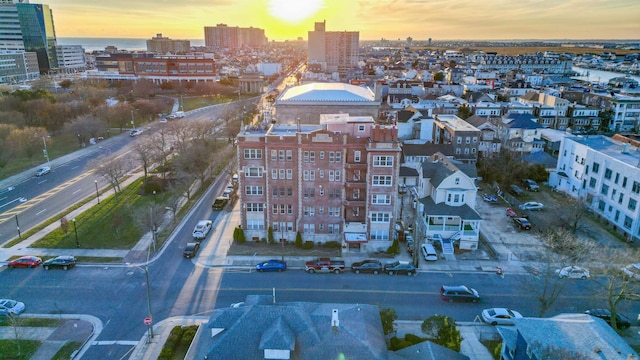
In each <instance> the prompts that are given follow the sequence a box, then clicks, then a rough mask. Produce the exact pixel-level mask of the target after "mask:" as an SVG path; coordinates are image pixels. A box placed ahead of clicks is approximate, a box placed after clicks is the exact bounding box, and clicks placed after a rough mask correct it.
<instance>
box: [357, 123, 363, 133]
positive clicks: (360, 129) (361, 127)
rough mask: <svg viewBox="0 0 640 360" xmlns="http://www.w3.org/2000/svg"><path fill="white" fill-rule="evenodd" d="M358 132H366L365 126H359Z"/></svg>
mask: <svg viewBox="0 0 640 360" xmlns="http://www.w3.org/2000/svg"><path fill="white" fill-rule="evenodd" d="M358 132H364V124H362V125H358Z"/></svg>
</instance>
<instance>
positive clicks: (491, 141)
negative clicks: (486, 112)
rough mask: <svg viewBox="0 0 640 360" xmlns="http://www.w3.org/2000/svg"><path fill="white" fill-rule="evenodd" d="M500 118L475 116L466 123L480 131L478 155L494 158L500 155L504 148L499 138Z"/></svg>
mask: <svg viewBox="0 0 640 360" xmlns="http://www.w3.org/2000/svg"><path fill="white" fill-rule="evenodd" d="M499 119H500V117H498V116H495V117H491V116H480V115H473V116H471V117H469V118H467V119H465V121H466V122H468V123H469V124H471V125H473V126H474V127H475V128H477V129H478V130H480V142H479V143H478V155H482V156H484V157H492V156H495V155H498V154H500V149H501V148H502V146H501V143H500V137H499V136H498V126H497V125H496V124H497V123H498V121H500V120H499Z"/></svg>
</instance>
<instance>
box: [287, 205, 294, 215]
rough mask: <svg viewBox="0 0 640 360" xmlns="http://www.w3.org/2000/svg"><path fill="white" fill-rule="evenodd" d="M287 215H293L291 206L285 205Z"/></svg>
mask: <svg viewBox="0 0 640 360" xmlns="http://www.w3.org/2000/svg"><path fill="white" fill-rule="evenodd" d="M287 214H293V205H291V204H287Z"/></svg>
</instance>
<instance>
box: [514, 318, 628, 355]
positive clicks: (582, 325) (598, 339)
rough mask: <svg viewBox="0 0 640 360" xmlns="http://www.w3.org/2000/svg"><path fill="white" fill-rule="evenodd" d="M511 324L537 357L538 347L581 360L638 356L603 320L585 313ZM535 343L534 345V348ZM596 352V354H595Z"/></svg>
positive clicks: (529, 319) (517, 321)
mask: <svg viewBox="0 0 640 360" xmlns="http://www.w3.org/2000/svg"><path fill="white" fill-rule="evenodd" d="M514 324H515V328H516V330H517V332H518V336H519V337H522V339H524V341H525V342H526V343H527V344H528V345H529V346H533V351H534V353H536V354H537V357H538V358H540V348H541V347H543V348H549V347H554V348H556V349H563V350H565V351H569V352H573V353H578V354H580V357H581V358H582V359H586V360H589V359H593V360H596V359H597V360H601V359H621V360H624V359H627V356H628V355H629V354H633V355H635V356H636V357H637V356H638V354H637V353H636V352H635V351H634V350H633V349H632V348H631V347H630V346H629V344H627V343H626V342H625V341H624V340H623V339H622V338H621V337H620V336H619V335H618V334H617V333H616V332H615V331H614V330H613V329H612V328H611V327H610V326H609V325H607V323H606V322H605V321H604V320H602V319H599V318H596V317H593V316H590V315H587V314H560V315H556V316H554V317H552V318H522V319H514ZM549 334H553V336H549ZM536 343H537V344H538V346H535V345H534V344H536ZM596 349H598V350H599V352H596V351H595V350H596ZM523 350H524V349H523Z"/></svg>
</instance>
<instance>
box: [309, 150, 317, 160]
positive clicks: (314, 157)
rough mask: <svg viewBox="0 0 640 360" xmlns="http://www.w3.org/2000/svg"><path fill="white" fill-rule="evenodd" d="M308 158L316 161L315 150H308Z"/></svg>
mask: <svg viewBox="0 0 640 360" xmlns="http://www.w3.org/2000/svg"><path fill="white" fill-rule="evenodd" d="M309 160H310V161H311V162H315V161H316V152H315V151H310V152H309Z"/></svg>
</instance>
